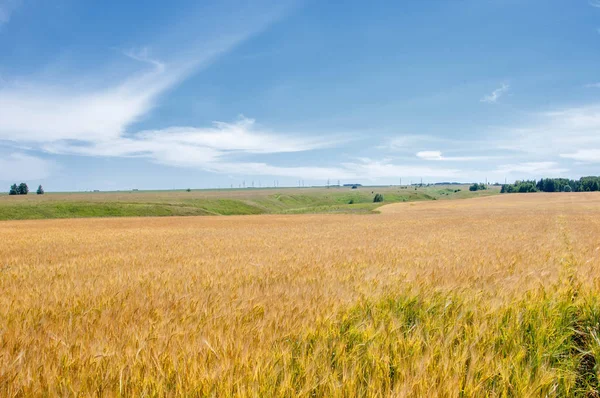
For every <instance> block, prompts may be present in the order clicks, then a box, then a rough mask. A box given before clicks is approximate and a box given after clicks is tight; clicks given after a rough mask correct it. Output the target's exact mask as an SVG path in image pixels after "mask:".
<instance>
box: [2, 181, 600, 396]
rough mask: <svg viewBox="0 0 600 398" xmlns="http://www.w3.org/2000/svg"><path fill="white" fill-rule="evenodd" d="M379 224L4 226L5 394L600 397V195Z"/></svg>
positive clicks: (426, 213)
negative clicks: (599, 379)
mask: <svg viewBox="0 0 600 398" xmlns="http://www.w3.org/2000/svg"><path fill="white" fill-rule="evenodd" d="M182 194H183V193H182ZM2 200H4V198H3V199H2ZM44 200H45V198H44ZM379 210H380V212H381V213H380V214H368V215H354V214H299V215H295V214H272V215H258V216H231V217H169V218H164V217H161V218H153V217H147V218H106V219H67V220H26V221H3V222H0V292H1V294H0V396H3V397H4V396H6V397H11V396H38V395H48V396H70V395H81V396H91V395H94V396H96V395H100V396H215V397H221V396H234V395H237V396H261V397H266V396H327V397H341V396H389V395H392V396H427V395H430V396H449V397H460V396H486V395H488V396H517V397H522V396H597V394H598V392H597V391H596V389H597V388H598V371H599V366H600V363H599V362H598V361H599V360H600V297H599V295H598V292H599V291H600V194H597V193H556V194H543V193H539V194H527V195H525V194H521V195H501V196H491V197H479V198H475V199H467V200H445V201H442V200H436V201H421V202H408V203H396V204H389V205H386V206H384V207H382V208H380V209H379Z"/></svg>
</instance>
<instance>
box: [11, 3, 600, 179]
mask: <svg viewBox="0 0 600 398" xmlns="http://www.w3.org/2000/svg"><path fill="white" fill-rule="evenodd" d="M599 50H600V1H595V0H590V1H588V0H568V1H567V0H455V1H447V0H430V1H416V0H414V1H376V2H364V1H345V2H325V1H310V0H305V1H293V0H285V1H268V0H256V1H234V0H223V1H214V2H212V1H202V2H198V1H192V0H179V1H177V2H164V1H159V0H148V1H144V2H135V1H130V2H123V1H116V0H105V1H102V2H82V1H78V0H52V1H46V0H0V183H4V184H5V185H7V186H8V185H9V184H11V183H13V182H20V181H26V182H28V183H29V184H30V185H37V184H43V185H44V187H45V188H46V190H48V191H63V190H93V189H100V190H117V189H132V188H137V189H171V188H187V187H192V188H214V187H230V186H232V185H233V186H235V187H238V186H239V185H240V184H241V183H242V182H243V181H246V185H251V182H252V181H254V182H255V185H256V186H258V185H259V183H260V184H261V186H268V185H273V183H274V181H278V183H279V185H280V186H286V185H288V186H297V185H298V181H299V180H304V183H305V184H306V185H313V184H314V185H323V184H325V183H326V182H327V180H328V179H330V180H331V181H332V182H337V180H341V181H342V182H355V181H357V182H361V183H363V184H397V183H398V182H399V180H400V178H402V181H403V183H408V182H410V181H411V180H412V181H420V180H421V178H422V179H423V181H424V182H435V181H484V180H485V179H487V180H488V181H492V182H493V181H499V182H503V181H504V180H505V179H506V180H508V181H513V180H515V179H524V178H539V177H550V176H555V177H558V176H564V177H579V176H582V175H598V174H600V167H599V166H600V72H598V66H599V65H600V51H599Z"/></svg>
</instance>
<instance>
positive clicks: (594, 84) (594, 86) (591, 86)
mask: <svg viewBox="0 0 600 398" xmlns="http://www.w3.org/2000/svg"><path fill="white" fill-rule="evenodd" d="M583 87H585V88H600V83H589V84H586V85H585V86H583Z"/></svg>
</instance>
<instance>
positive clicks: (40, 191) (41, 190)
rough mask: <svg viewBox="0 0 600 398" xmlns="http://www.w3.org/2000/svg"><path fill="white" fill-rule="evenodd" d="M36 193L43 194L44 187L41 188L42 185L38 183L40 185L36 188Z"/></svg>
mask: <svg viewBox="0 0 600 398" xmlns="http://www.w3.org/2000/svg"><path fill="white" fill-rule="evenodd" d="M36 193H37V194H38V195H43V194H44V188H42V186H41V185H40V186H39V187H38V189H37V191H36Z"/></svg>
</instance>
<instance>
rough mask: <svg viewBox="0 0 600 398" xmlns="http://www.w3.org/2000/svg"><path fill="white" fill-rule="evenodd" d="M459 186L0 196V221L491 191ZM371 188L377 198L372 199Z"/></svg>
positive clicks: (347, 205)
mask: <svg viewBox="0 0 600 398" xmlns="http://www.w3.org/2000/svg"><path fill="white" fill-rule="evenodd" d="M498 192H499V191H498V189H496V188H492V189H489V190H487V191H479V192H470V191H469V189H468V186H467V185H464V186H462V185H461V186H455V185H452V186H431V187H422V188H415V187H405V188H400V187H361V188H359V189H350V188H346V187H344V188H341V187H340V188H338V187H336V188H329V189H328V188H278V189H272V188H269V189H232V190H192V191H191V192H187V191H120V192H94V193H47V194H45V195H40V196H38V195H31V194H30V195H27V196H8V195H1V196H0V220H25V219H46V218H81V217H142V216H207V215H246V214H248V215H250V214H302V213H359V214H366V213H370V212H372V211H374V210H375V209H376V208H377V207H379V206H381V205H383V204H386V203H395V202H414V201H424V200H445V199H461V198H469V197H475V196H487V195H494V194H497V193H498ZM376 193H380V194H382V195H383V196H384V199H385V201H384V202H383V203H373V197H374V196H375V194H376Z"/></svg>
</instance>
